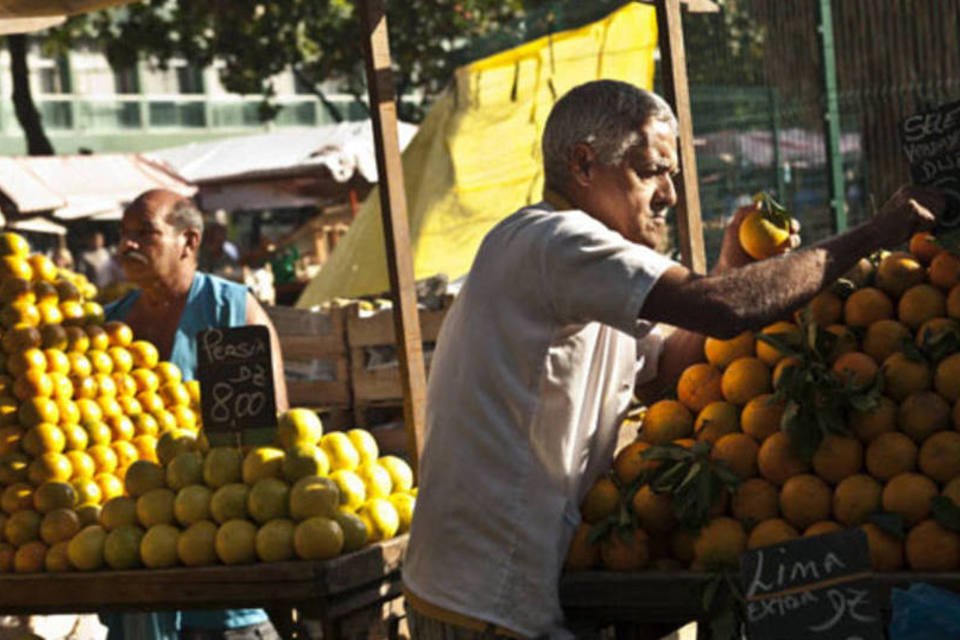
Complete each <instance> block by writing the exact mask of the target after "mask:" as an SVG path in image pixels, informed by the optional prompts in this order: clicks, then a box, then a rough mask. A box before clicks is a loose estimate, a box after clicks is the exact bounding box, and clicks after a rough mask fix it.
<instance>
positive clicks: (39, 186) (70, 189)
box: [0, 154, 196, 220]
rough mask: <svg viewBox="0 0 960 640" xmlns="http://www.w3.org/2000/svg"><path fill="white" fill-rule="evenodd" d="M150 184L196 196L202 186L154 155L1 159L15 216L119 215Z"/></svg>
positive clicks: (1, 185)
mask: <svg viewBox="0 0 960 640" xmlns="http://www.w3.org/2000/svg"><path fill="white" fill-rule="evenodd" d="M149 189H170V190H171V191H175V192H176V193H179V194H182V195H185V196H191V195H193V194H194V192H195V191H196V187H194V186H193V185H191V184H190V183H188V182H187V181H186V180H184V179H183V178H181V177H180V176H178V175H176V174H175V173H173V172H171V171H170V170H169V169H167V168H166V167H163V166H161V165H159V164H157V163H155V162H153V161H151V160H149V159H148V158H145V157H143V156H140V155H135V154H104V155H79V156H24V157H13V158H0V193H2V194H3V195H4V196H6V199H7V200H9V203H6V206H8V207H9V206H10V205H12V210H9V211H4V213H6V214H7V217H8V218H10V219H13V218H16V217H17V216H23V215H25V214H30V213H38V212H52V214H53V216H54V217H55V218H59V219H61V220H75V219H79V218H88V217H91V216H95V215H96V216H98V218H99V219H103V218H104V216H107V217H108V218H109V217H112V218H113V219H119V217H120V214H121V212H122V211H123V207H124V206H126V204H127V203H129V202H130V201H132V200H133V199H134V198H136V197H137V196H138V195H139V194H141V193H143V192H144V191H147V190H149Z"/></svg>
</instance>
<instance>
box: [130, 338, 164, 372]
mask: <svg viewBox="0 0 960 640" xmlns="http://www.w3.org/2000/svg"><path fill="white" fill-rule="evenodd" d="M129 351H130V355H131V356H132V358H133V366H134V367H136V368H138V369H148V370H149V369H153V368H154V367H155V366H157V363H159V362H160V352H159V351H157V348H156V347H155V346H153V345H152V344H151V343H149V342H147V341H146V340H134V341H133V342H132V343H130V347H129Z"/></svg>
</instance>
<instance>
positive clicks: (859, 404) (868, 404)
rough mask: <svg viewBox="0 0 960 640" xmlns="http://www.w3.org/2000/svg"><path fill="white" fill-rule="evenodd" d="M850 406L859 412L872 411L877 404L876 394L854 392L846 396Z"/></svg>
mask: <svg viewBox="0 0 960 640" xmlns="http://www.w3.org/2000/svg"><path fill="white" fill-rule="evenodd" d="M848 401H849V403H850V408H851V409H855V410H856V411H859V412H861V413H866V412H868V411H873V410H874V409H876V408H877V405H878V404H879V402H878V398H877V395H876V394H865V393H855V394H853V395H851V396H850V397H849V398H848Z"/></svg>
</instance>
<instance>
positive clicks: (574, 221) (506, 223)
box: [489, 203, 610, 241]
mask: <svg viewBox="0 0 960 640" xmlns="http://www.w3.org/2000/svg"><path fill="white" fill-rule="evenodd" d="M609 232H610V229H608V228H607V227H606V226H605V225H604V224H603V223H602V222H600V221H599V220H597V219H596V218H594V217H593V216H591V215H590V214H588V213H586V212H584V211H581V210H579V209H568V210H564V211H557V210H555V209H554V208H553V207H551V206H550V205H549V204H546V203H538V204H535V205H530V206H527V207H523V208H522V209H519V210H517V211H516V212H514V213H512V214H510V215H509V216H507V217H506V218H504V219H503V220H501V221H500V222H499V223H497V225H496V226H494V227H493V229H491V231H490V234H489V237H491V238H496V237H498V236H500V237H503V238H516V237H523V236H529V237H530V238H531V239H535V240H537V241H542V240H544V239H547V238H551V237H554V236H571V235H583V234H596V233H609Z"/></svg>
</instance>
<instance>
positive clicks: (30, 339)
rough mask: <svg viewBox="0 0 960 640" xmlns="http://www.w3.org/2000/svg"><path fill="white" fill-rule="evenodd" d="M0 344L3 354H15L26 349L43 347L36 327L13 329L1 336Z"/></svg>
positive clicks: (41, 338) (40, 335)
mask: <svg viewBox="0 0 960 640" xmlns="http://www.w3.org/2000/svg"><path fill="white" fill-rule="evenodd" d="M0 344H2V345H3V351H4V352H5V353H8V354H11V353H17V352H18V351H24V350H26V349H39V348H40V347H41V346H42V345H43V337H42V334H41V332H40V329H37V328H36V327H14V328H13V329H10V330H8V331H6V332H5V333H4V334H3V338H2V340H0Z"/></svg>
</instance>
